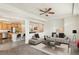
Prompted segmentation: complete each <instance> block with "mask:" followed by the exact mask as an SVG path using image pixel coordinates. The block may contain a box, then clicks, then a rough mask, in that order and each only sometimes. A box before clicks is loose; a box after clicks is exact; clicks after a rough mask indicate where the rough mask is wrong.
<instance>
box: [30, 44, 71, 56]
mask: <svg viewBox="0 0 79 59" xmlns="http://www.w3.org/2000/svg"><path fill="white" fill-rule="evenodd" d="M31 47H33V48H35V49H38V50H40V51H43V52H45V53H47V54H50V55H69V54H70V51H68V46H67V45H64V44H62V45H61V46H56V48H55V47H53V46H52V47H49V46H46V45H45V44H42V43H41V44H38V45H35V46H34V45H31ZM69 50H70V49H69Z"/></svg>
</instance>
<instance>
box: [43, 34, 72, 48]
mask: <svg viewBox="0 0 79 59" xmlns="http://www.w3.org/2000/svg"><path fill="white" fill-rule="evenodd" d="M54 34H55V33H54ZM70 43H71V39H70V38H68V37H66V36H64V35H60V36H58V35H57V37H56V35H53V37H48V36H45V40H44V41H43V44H45V45H48V46H55V45H61V44H66V45H68V48H69V46H70Z"/></svg>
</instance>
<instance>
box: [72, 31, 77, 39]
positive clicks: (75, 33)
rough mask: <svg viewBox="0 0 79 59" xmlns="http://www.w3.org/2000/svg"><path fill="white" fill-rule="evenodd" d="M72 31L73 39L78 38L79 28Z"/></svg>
mask: <svg viewBox="0 0 79 59" xmlns="http://www.w3.org/2000/svg"><path fill="white" fill-rule="evenodd" d="M72 33H73V40H76V38H77V30H73V31H72Z"/></svg>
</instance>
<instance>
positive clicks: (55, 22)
mask: <svg viewBox="0 0 79 59" xmlns="http://www.w3.org/2000/svg"><path fill="white" fill-rule="evenodd" d="M61 27H64V20H63V19H52V20H50V21H48V24H47V28H48V29H47V31H48V33H49V35H51V33H52V32H56V29H58V28H61Z"/></svg>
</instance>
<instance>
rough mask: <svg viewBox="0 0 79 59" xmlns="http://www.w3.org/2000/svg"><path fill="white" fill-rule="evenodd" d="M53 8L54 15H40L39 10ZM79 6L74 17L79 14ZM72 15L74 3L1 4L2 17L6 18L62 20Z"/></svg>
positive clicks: (0, 13) (75, 9)
mask: <svg viewBox="0 0 79 59" xmlns="http://www.w3.org/2000/svg"><path fill="white" fill-rule="evenodd" d="M43 8H52V11H54V12H55V14H54V15H49V16H48V17H46V16H45V15H40V11H39V9H43ZM78 11H79V4H75V5H74V15H78V14H79V12H78ZM70 15H72V3H4V4H1V3H0V16H1V17H2V16H3V17H5V18H16V19H18V18H24V17H28V18H33V19H34V18H35V19H40V20H43V21H45V20H52V19H59V18H60V19H61V18H64V17H67V16H70Z"/></svg>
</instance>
